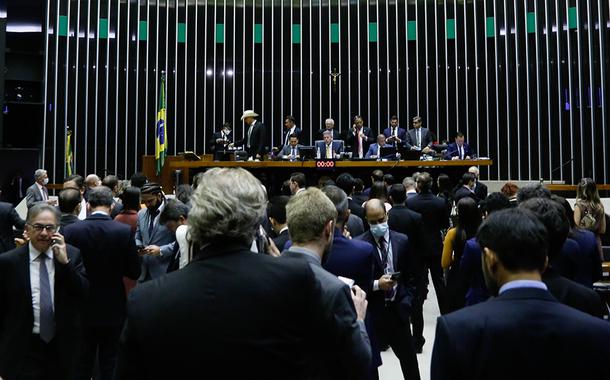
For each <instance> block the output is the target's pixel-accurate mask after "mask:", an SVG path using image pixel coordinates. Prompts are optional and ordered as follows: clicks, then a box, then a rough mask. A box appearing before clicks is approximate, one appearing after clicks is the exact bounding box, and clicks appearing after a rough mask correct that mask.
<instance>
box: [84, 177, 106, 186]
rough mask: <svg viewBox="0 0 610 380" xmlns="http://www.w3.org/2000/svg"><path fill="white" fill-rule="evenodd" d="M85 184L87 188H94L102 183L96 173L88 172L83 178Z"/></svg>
mask: <svg viewBox="0 0 610 380" xmlns="http://www.w3.org/2000/svg"><path fill="white" fill-rule="evenodd" d="M85 184H86V185H87V187H89V188H94V187H97V186H100V185H101V184H102V181H101V180H100V177H98V176H97V175H96V174H89V175H88V176H87V178H85Z"/></svg>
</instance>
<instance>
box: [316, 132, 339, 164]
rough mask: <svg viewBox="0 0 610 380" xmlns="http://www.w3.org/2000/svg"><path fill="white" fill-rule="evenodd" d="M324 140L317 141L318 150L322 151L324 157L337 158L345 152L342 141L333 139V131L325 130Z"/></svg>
mask: <svg viewBox="0 0 610 380" xmlns="http://www.w3.org/2000/svg"><path fill="white" fill-rule="evenodd" d="M323 136H324V141H318V142H316V150H319V151H320V155H321V157H322V158H335V157H336V156H337V155H338V154H340V153H341V152H343V144H342V143H341V142H340V141H333V133H332V132H331V131H324V134H323Z"/></svg>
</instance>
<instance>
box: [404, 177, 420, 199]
mask: <svg viewBox="0 0 610 380" xmlns="http://www.w3.org/2000/svg"><path fill="white" fill-rule="evenodd" d="M402 185H403V186H404V187H405V191H406V195H407V199H409V198H412V197H414V196H416V195H417V190H416V189H415V177H405V179H403V180H402Z"/></svg>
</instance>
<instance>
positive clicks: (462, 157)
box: [460, 147, 464, 160]
mask: <svg viewBox="0 0 610 380" xmlns="http://www.w3.org/2000/svg"><path fill="white" fill-rule="evenodd" d="M463 159H464V148H463V147H460V160H463Z"/></svg>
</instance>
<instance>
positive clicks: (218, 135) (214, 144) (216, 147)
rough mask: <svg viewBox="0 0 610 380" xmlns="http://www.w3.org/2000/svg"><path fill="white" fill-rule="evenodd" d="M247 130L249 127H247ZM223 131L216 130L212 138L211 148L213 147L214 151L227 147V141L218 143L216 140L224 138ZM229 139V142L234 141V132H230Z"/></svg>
mask: <svg viewBox="0 0 610 380" xmlns="http://www.w3.org/2000/svg"><path fill="white" fill-rule="evenodd" d="M246 131H247V129H246ZM222 138H223V137H222V131H218V132H214V134H213V135H212V138H211V139H210V148H212V151H214V152H216V151H220V150H223V149H224V148H225V143H217V142H216V140H218V139H222ZM226 139H227V141H228V142H227V144H229V143H232V142H233V132H231V133H229V135H228V136H227V137H226Z"/></svg>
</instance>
